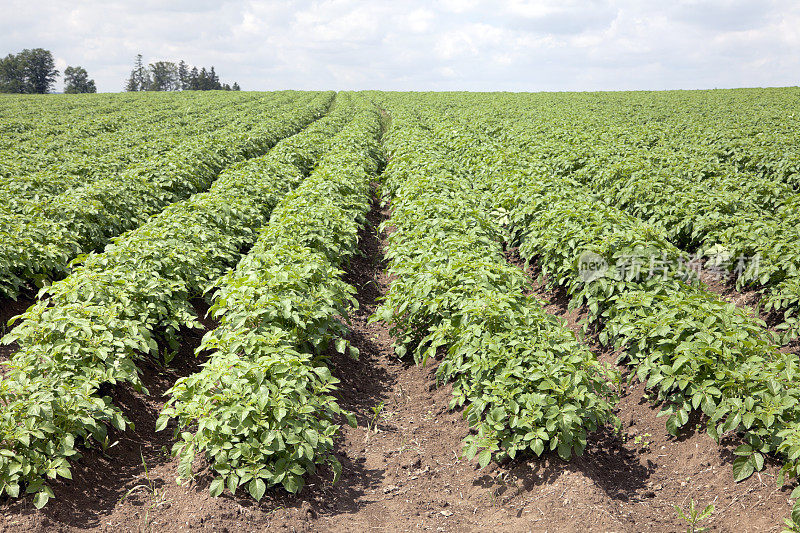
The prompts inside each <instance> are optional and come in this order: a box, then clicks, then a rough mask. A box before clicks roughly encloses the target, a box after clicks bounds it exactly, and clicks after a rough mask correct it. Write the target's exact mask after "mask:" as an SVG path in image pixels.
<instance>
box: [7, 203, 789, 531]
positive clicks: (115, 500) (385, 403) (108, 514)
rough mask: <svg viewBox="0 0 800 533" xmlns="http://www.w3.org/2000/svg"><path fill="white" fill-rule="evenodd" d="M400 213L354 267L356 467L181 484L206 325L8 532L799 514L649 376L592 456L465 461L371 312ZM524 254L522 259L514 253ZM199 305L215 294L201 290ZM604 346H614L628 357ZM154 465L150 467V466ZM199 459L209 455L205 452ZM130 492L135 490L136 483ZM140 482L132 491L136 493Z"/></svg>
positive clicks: (596, 526)
mask: <svg viewBox="0 0 800 533" xmlns="http://www.w3.org/2000/svg"><path fill="white" fill-rule="evenodd" d="M388 215H389V213H388V211H387V210H386V209H385V208H384V209H382V208H380V206H379V205H378V203H377V201H376V202H375V203H374V206H373V209H372V211H371V212H370V214H369V225H368V227H367V228H365V229H364V230H363V231H362V232H361V235H360V248H361V252H362V254H363V255H362V256H359V257H356V258H355V260H354V261H353V262H352V263H351V264H350V265H348V266H347V267H346V279H347V281H348V282H349V283H351V284H353V285H354V286H355V287H356V289H357V290H358V292H357V299H358V301H359V306H360V308H359V310H358V311H355V312H354V313H353V314H352V316H351V327H352V333H351V335H350V340H351V342H352V343H353V344H354V345H355V346H356V347H358V348H359V350H360V352H361V356H360V359H359V360H358V361H355V360H352V359H350V358H348V357H346V356H340V355H337V354H332V355H331V369H332V371H333V373H334V375H336V376H337V377H338V378H339V379H340V380H341V384H340V391H339V392H338V397H339V399H340V403H341V405H342V407H344V408H345V409H349V410H351V411H353V412H354V413H356V415H357V418H358V422H359V425H358V427H357V428H350V427H345V428H343V431H342V436H341V438H340V439H339V442H338V445H337V447H336V451H335V453H336V456H337V457H338V459H339V460H340V461H341V463H342V465H343V473H342V477H341V479H340V480H339V481H338V482H337V483H336V484H332V483H331V482H332V479H333V474H332V472H330V471H329V470H328V469H321V470H320V472H319V473H318V474H316V475H314V476H312V477H311V478H309V480H308V484H307V486H306V487H305V488H304V489H303V491H302V492H301V493H300V494H299V495H294V496H292V495H287V494H285V493H283V492H282V491H280V490H271V491H268V494H267V496H265V498H264V499H263V500H262V501H261V502H260V503H256V502H254V501H253V500H252V499H250V498H249V497H245V496H244V495H242V494H241V493H240V494H239V495H237V496H236V497H232V496H230V495H229V494H228V493H227V492H226V493H225V495H223V496H222V497H220V498H212V497H210V496H209V494H208V483H209V480H210V478H209V476H207V475H201V476H199V477H198V479H197V480H196V481H195V482H194V483H191V484H189V485H184V486H178V485H176V483H175V481H174V480H175V477H176V476H177V461H176V460H174V459H172V458H170V457H169V454H168V450H169V449H170V448H171V446H172V443H173V442H174V441H173V438H172V434H171V432H170V431H165V432H161V433H154V431H153V428H154V427H155V421H156V418H157V416H158V413H159V411H160V409H161V407H162V405H163V398H162V395H163V393H164V391H166V390H167V389H168V388H169V386H171V384H172V383H174V381H175V380H176V379H178V378H179V377H180V376H182V375H188V374H189V373H191V372H194V371H196V370H197V368H198V364H199V361H198V360H197V359H195V357H194V356H193V355H192V353H193V350H194V348H195V347H196V346H197V345H198V344H199V340H200V338H201V337H202V335H203V333H204V332H205V331H207V330H208V329H210V328H213V327H214V324H213V323H212V322H211V321H208V320H206V321H204V329H202V330H195V331H187V332H185V335H184V343H183V346H182V349H181V352H180V354H179V355H178V356H177V357H176V359H175V360H174V361H173V363H172V365H171V366H170V367H169V368H168V369H164V368H161V367H159V366H158V365H157V364H154V363H152V364H148V365H145V375H144V381H145V383H146V384H147V386H148V387H149V388H150V392H151V395H150V396H143V395H140V394H137V393H134V392H132V391H130V390H128V389H126V388H121V389H120V390H118V391H116V392H115V393H114V397H115V400H117V401H119V402H120V404H121V405H122V406H123V407H124V409H125V411H126V413H127V414H128V416H129V417H130V418H131V419H133V420H134V421H135V422H136V430H135V431H131V432H126V433H123V434H114V435H113V436H112V437H113V441H115V442H116V444H115V445H114V446H113V447H111V448H109V449H108V450H107V451H106V452H101V451H99V450H90V451H88V452H86V454H85V456H84V458H82V459H81V460H79V461H78V463H77V464H76V466H75V469H74V478H75V479H74V480H73V481H71V482H68V481H59V482H57V483H55V484H54V489H55V492H56V496H57V498H56V499H55V500H52V501H51V502H50V503H49V504H48V505H47V506H46V507H45V509H43V510H41V511H36V510H35V509H34V508H33V506H32V504H31V502H30V498H28V499H24V500H16V501H6V502H4V503H2V504H1V505H0V530H2V531H26V532H38V531H42V532H44V531H47V532H50V531H78V530H91V531H107V532H111V531H113V532H120V531H158V532H161V531H188V530H203V531H218V532H234V531H236V532H238V531H265V530H268V529H269V530H278V531H359V532H369V531H417V530H423V531H454V532H459V531H480V530H487V529H488V530H491V531H551V532H556V531H558V532H562V531H620V532H621V531H630V532H634V531H637V532H638V531H643V530H650V531H654V532H661V531H678V530H681V529H683V530H685V526H683V525H682V523H681V522H680V521H679V520H678V519H677V515H676V512H675V510H674V509H673V505H674V504H678V505H681V506H682V507H684V508H685V507H687V505H688V503H689V501H690V500H691V499H694V500H695V501H697V502H698V503H699V504H700V505H703V506H704V505H706V504H708V503H714V504H715V506H716V512H715V513H714V515H713V516H712V517H711V519H710V520H708V521H706V522H705V523H704V524H703V525H707V526H711V527H712V528H713V529H714V530H719V531H731V532H745V531H753V532H756V531H759V532H760V531H777V530H779V529H780V524H781V520H782V518H783V517H784V516H786V515H787V514H788V512H789V508H790V506H789V504H788V502H787V498H788V496H789V489H784V490H779V489H778V488H777V487H776V486H775V483H774V477H773V476H774V474H775V470H776V469H775V468H774V467H769V468H768V469H767V470H766V472H762V473H761V475H760V476H753V477H752V478H751V479H749V480H747V481H745V482H743V483H741V484H736V483H734V482H733V479H732V474H731V467H730V462H731V455H730V453H729V452H727V451H725V449H724V448H720V447H718V446H717V445H716V444H715V443H714V442H713V441H712V440H711V439H710V438H709V437H707V436H705V435H704V434H691V435H687V436H686V437H684V438H682V439H673V438H671V437H669V436H668V435H667V432H666V430H665V429H664V423H663V419H661V418H656V414H657V409H656V408H653V407H652V406H650V404H649V403H648V402H647V401H646V400H644V399H643V392H644V391H643V388H642V387H641V385H639V384H635V383H634V384H632V385H631V386H627V387H625V389H624V391H623V399H622V402H621V403H620V407H619V411H618V415H619V416H620V418H621V419H622V421H623V422H624V431H623V435H618V434H615V433H614V432H613V431H611V430H603V431H601V432H598V433H596V434H594V435H592V436H591V443H590V446H589V448H588V449H587V450H586V453H585V455H584V456H583V457H581V458H578V459H576V460H574V461H572V462H570V463H564V462H563V461H561V460H560V459H558V458H557V457H556V456H553V455H547V456H545V457H543V458H538V459H537V458H533V459H531V458H528V459H518V460H516V461H513V462H511V463H509V464H507V465H503V466H499V465H496V464H491V465H490V466H488V467H487V468H485V469H482V470H481V469H478V468H477V465H476V464H475V463H472V462H467V461H464V460H462V459H461V458H460V452H461V441H462V439H463V438H464V437H465V436H466V435H467V434H468V432H469V428H468V426H467V424H466V422H465V421H464V420H463V418H462V416H461V413H460V412H453V411H449V410H448V409H447V405H448V403H449V401H450V394H451V389H450V387H449V386H447V385H445V386H442V387H438V388H437V387H436V386H435V378H434V374H435V363H434V364H432V365H429V366H428V367H420V366H415V365H413V364H410V363H407V362H403V361H400V360H398V359H397V358H396V357H394V355H393V350H392V342H393V339H392V338H391V336H390V335H389V332H388V329H387V327H386V325H384V324H368V323H367V319H368V317H369V316H370V315H371V314H372V313H373V311H374V310H375V308H376V305H377V299H378V298H379V297H380V296H381V295H382V294H384V293H385V292H386V290H387V287H388V282H389V279H388V278H387V276H386V274H385V268H386V264H385V262H384V260H383V248H384V244H385V243H384V241H383V239H382V237H383V236H379V235H377V233H376V230H375V228H376V227H377V226H378V225H379V224H380V222H381V221H383V220H386V219H387V217H388ZM509 259H510V260H511V261H512V262H514V261H518V258H514V257H513V254H512V256H509ZM536 293H537V295H538V296H539V297H541V298H542V299H543V300H545V302H546V308H547V310H548V311H549V312H551V313H553V314H555V315H558V316H561V317H563V318H564V319H565V320H566V323H567V324H568V325H569V326H570V327H571V328H573V329H574V330H577V329H579V327H578V325H577V324H578V321H579V319H580V318H581V311H580V310H578V311H574V312H567V310H566V304H565V302H566V299H565V296H564V295H563V294H561V293H558V292H557V291H556V292H554V291H548V290H546V289H545V288H543V287H541V286H537V291H536ZM195 305H196V307H197V310H198V312H199V313H201V314H202V313H204V311H205V309H204V304H203V303H202V302H195ZM587 341H588V342H589V344H590V346H592V347H593V349H594V350H595V351H596V353H598V354H599V355H600V357H601V358H605V359H606V360H610V358H611V357H612V354H609V353H607V352H605V351H602V350H600V348H599V347H598V346H597V345H596V343H593V340H592V339H591V338H589V339H587ZM145 465H146V467H145ZM196 466H197V468H198V469H202V468H203V467H204V465H203V463H202V461H201V460H198V462H197V465H196ZM129 491H130V493H129ZM126 494H127V496H126Z"/></svg>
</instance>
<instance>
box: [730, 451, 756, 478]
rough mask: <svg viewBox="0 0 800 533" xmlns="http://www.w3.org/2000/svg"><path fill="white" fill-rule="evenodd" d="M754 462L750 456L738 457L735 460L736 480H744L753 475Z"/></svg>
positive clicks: (734, 471)
mask: <svg viewBox="0 0 800 533" xmlns="http://www.w3.org/2000/svg"><path fill="white" fill-rule="evenodd" d="M754 471H755V470H754V469H753V464H752V462H751V461H750V458H749V457H737V458H736V459H734V460H733V479H734V481H736V482H739V481H744V480H745V479H747V478H749V477H750V476H752V475H753V472H754Z"/></svg>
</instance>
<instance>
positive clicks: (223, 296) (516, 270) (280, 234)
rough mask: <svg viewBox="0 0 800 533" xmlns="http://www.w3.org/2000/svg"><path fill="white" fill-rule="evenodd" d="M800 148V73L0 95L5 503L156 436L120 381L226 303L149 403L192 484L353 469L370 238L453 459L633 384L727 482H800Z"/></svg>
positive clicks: (508, 441)
mask: <svg viewBox="0 0 800 533" xmlns="http://www.w3.org/2000/svg"><path fill="white" fill-rule="evenodd" d="M798 141H800V89H798V88H780V89H737V90H713V91H666V92H610V93H466V92H453V93H446V92H444V93H434V92H428V93H393V92H378V91H364V92H338V93H334V92H302V91H280V92H264V93H255V92H215V91H212V92H205V93H196V92H191V91H186V92H181V93H142V94H121V95H110V94H97V95H41V96H38V95H31V96H6V95H0V297H1V299H0V305H2V306H7V307H8V308H9V309H10V308H11V305H12V302H13V301H16V300H19V301H22V302H25V306H26V307H27V306H28V304H30V306H29V307H28V308H27V310H25V311H24V313H22V315H21V316H18V317H15V318H14V319H12V320H11V321H9V324H8V325H4V326H5V332H6V336H5V338H4V343H5V344H6V345H8V346H10V348H9V351H8V354H7V361H6V362H5V363H4V365H5V367H4V368H3V376H2V381H1V382H0V495H5V496H6V497H7V498H9V499H10V500H14V499H16V498H29V499H30V500H31V501H32V503H33V504H34V505H35V507H36V508H41V507H44V506H45V505H48V506H49V505H51V504H52V503H54V502H55V501H57V500H58V499H59V498H60V497H61V493H60V492H59V490H58V486H59V485H58V484H59V483H60V482H61V481H59V480H63V479H67V480H69V479H72V477H73V474H74V472H75V470H76V469H81V468H84V466H81V465H78V463H77V461H78V458H79V457H80V456H81V455H82V454H85V453H86V450H87V449H90V448H94V449H97V448H100V449H107V448H109V447H111V446H113V445H114V441H115V440H116V439H117V438H118V437H117V436H118V435H120V434H124V433H125V432H130V431H135V429H136V428H133V427H132V425H131V420H130V413H129V412H128V410H127V408H126V407H125V405H121V404H120V402H119V401H118V398H119V394H118V393H117V392H115V391H119V390H122V389H125V390H128V389H130V390H131V391H133V392H134V393H136V394H142V395H146V394H147V393H148V390H147V386H146V380H144V379H143V375H146V374H147V373H148V372H150V370H147V371H146V370H144V369H145V365H151V364H152V363H153V362H156V363H157V365H160V366H162V367H165V368H166V367H168V366H169V364H170V362H171V361H172V359H173V358H174V357H175V355H176V354H177V352H178V351H179V350H180V347H181V345H182V342H183V341H182V335H183V334H184V332H185V331H186V330H191V329H193V328H195V329H196V328H198V327H200V324H199V321H201V320H203V319H205V318H206V317H204V316H198V311H197V305H196V304H197V302H198V301H203V300H204V301H205V304H206V305H208V306H210V307H209V310H208V317H209V318H210V319H211V320H212V321H213V324H214V327H213V328H211V329H210V331H208V332H207V333H205V335H204V337H203V338H202V342H201V343H200V344H199V346H197V347H196V350H197V355H198V357H199V358H200V360H201V361H202V362H203V365H202V367H201V368H199V369H198V370H197V371H196V372H191V373H187V374H186V375H184V376H182V377H180V378H179V379H177V380H175V381H174V383H172V384H171V387H170V388H169V390H168V392H167V393H166V396H165V398H164V403H163V406H162V407H161V412H160V413H159V416H158V418H157V420H156V421H154V422H155V424H154V426H155V429H156V430H157V431H164V432H169V433H170V434H171V435H172V437H171V444H172V448H171V452H172V455H173V456H174V458H175V461H177V463H178V467H177V468H178V477H179V481H181V482H186V481H188V480H191V479H194V478H195V477H196V476H197V471H198V469H206V470H207V474H206V478H207V479H208V482H207V483H206V484H205V485H204V486H203V489H204V490H206V489H207V490H209V491H210V493H211V495H212V496H219V495H221V494H223V493H224V494H234V493H236V494H239V493H244V494H247V495H249V496H250V497H252V498H255V499H256V500H261V499H262V498H263V497H264V495H265V494H267V493H270V492H275V491H280V490H285V491H288V492H289V493H302V491H303V490H304V484H305V483H306V482H307V480H308V478H309V476H311V475H315V474H316V473H317V471H318V469H319V468H320V465H324V467H323V469H330V470H331V471H332V472H334V473H335V477H337V478H338V477H340V476H341V477H342V478H346V477H347V476H348V471H347V470H344V471H343V470H342V465H341V464H340V460H339V459H337V455H336V450H337V442H339V438H340V437H339V436H340V434H341V432H342V431H343V429H344V428H343V426H344V425H346V424H348V423H349V424H354V425H355V424H356V418H357V417H356V416H355V415H358V414H359V413H351V412H350V411H349V410H348V409H347V408H345V407H343V406H341V405H340V403H341V402H340V401H339V392H340V389H341V387H342V386H343V385H342V384H341V383H340V380H341V376H340V377H337V375H336V372H335V371H332V368H331V365H330V360H331V357H332V354H335V353H340V354H345V355H347V356H352V357H358V349H357V346H355V344H354V343H352V342H351V338H350V337H349V336H348V335H349V334H348V331H349V327H350V326H349V320H348V317H349V316H350V315H351V314H352V313H353V312H354V310H355V309H356V308H357V302H356V300H357V296H358V294H359V291H361V290H362V289H361V288H360V287H356V286H354V285H353V284H351V283H349V282H348V281H347V280H346V276H345V272H346V271H347V270H348V265H350V264H351V263H352V262H353V260H354V258H355V257H358V256H360V255H363V254H361V252H360V248H359V246H360V242H361V240H362V239H361V237H360V235H361V234H362V232H364V231H371V232H373V233H376V234H385V235H386V239H385V243H386V244H385V249H384V251H383V253H384V255H385V259H386V264H385V272H386V274H387V275H388V276H389V279H390V280H391V281H390V283H389V285H388V290H386V292H385V294H382V299H381V301H380V306H379V307H378V308H377V310H376V311H375V312H374V314H373V315H372V317H371V319H370V320H371V321H372V322H373V323H375V324H380V325H381V327H384V328H386V330H387V331H388V333H389V334H390V335H391V337H392V339H393V343H394V344H393V347H394V351H395V354H396V356H397V357H398V358H404V359H406V360H409V361H411V360H413V361H414V362H417V363H426V364H431V363H432V362H434V361H436V364H437V366H436V378H435V379H436V381H437V383H449V384H451V385H452V397H451V401H450V404H449V408H450V409H457V410H462V413H463V417H464V419H465V420H466V424H467V425H468V426H469V428H470V431H469V432H468V435H467V436H466V438H465V439H464V440H463V443H462V447H460V448H459V449H458V450H455V452H454V453H456V455H457V456H458V457H463V459H465V460H474V461H475V462H476V463H477V464H478V465H480V467H483V468H485V467H487V465H489V464H490V463H493V462H494V463H497V464H499V465H504V464H507V463H508V462H509V461H511V462H519V461H523V462H525V461H527V462H530V463H535V462H536V461H540V460H542V459H541V458H542V457H551V458H553V459H556V458H559V457H560V459H562V460H564V461H568V460H572V459H574V458H575V457H576V456H580V455H582V454H583V453H584V450H585V449H587V448H591V446H592V442H593V439H595V440H596V435H597V434H598V432H602V431H606V430H607V431H611V432H612V433H613V432H617V433H619V432H620V431H621V429H620V428H621V422H620V413H619V410H618V404H619V402H620V396H621V395H622V388H623V385H624V384H625V382H626V380H631V381H634V380H638V381H639V382H641V383H642V384H644V387H645V388H646V389H647V394H648V398H649V400H650V404H651V408H652V409H653V410H655V411H657V412H659V413H660V416H662V417H663V418H662V419H661V420H662V422H663V424H662V429H663V432H664V433H665V434H669V435H673V436H675V437H678V438H680V437H681V436H682V435H685V434H687V433H689V432H691V431H696V430H698V429H699V430H700V431H704V432H706V433H707V434H708V435H709V436H710V439H713V440H714V441H715V443H714V446H717V445H718V446H719V448H720V449H721V450H728V452H733V454H734V457H732V458H731V459H730V461H729V463H730V468H731V469H732V470H731V472H732V474H731V475H732V479H733V480H734V481H736V482H739V481H743V480H746V479H748V478H750V477H751V476H753V475H759V476H760V472H762V471H764V472H766V471H767V470H768V469H769V468H770V465H772V467H774V468H773V470H774V471H776V474H775V475H776V477H777V478H778V482H779V484H783V482H784V479H783V477H784V476H785V481H786V483H787V484H790V486H794V485H793V484H795V483H796V481H795V478H797V477H798V475H799V474H800V383H799V382H798V376H800V361H799V360H798V357H797V349H798V342H797V337H798V335H800V246H798V245H800V194H798V189H800V148H799V146H800V143H798ZM373 200H375V201H377V200H380V201H381V202H383V204H384V205H385V206H386V208H387V209H389V210H390V213H391V214H390V217H389V218H388V219H387V220H385V221H384V222H383V224H382V227H379V228H376V227H373V225H372V224H370V223H368V222H367V215H368V213H370V211H371V209H373ZM512 257H513V260H512ZM367 259H369V258H367ZM375 260H376V261H377V258H375ZM531 274H532V275H531ZM534 283H537V284H540V285H541V286H542V287H544V289H543V290H546V291H550V292H551V293H552V294H558V295H560V298H561V301H562V303H563V304H564V305H565V308H568V309H569V310H580V318H579V320H578V323H579V325H580V326H582V329H581V331H578V332H577V333H576V328H571V327H569V325H568V324H567V323H566V322H565V321H564V320H562V319H561V318H559V317H557V316H554V314H553V313H552V312H551V311H550V309H549V308H548V306H547V303H546V302H545V301H543V299H542V298H541V295H540V294H538V293H536V292H535V291H534V290H533V285H534ZM3 316H4V317H6V315H5V314H4V315H3ZM8 316H11V313H8ZM601 352H602V353H601ZM4 353H6V352H4ZM603 354H605V355H603ZM608 354H613V357H611V358H610V357H609V356H608ZM334 370H335V369H334ZM381 405H382V404H381ZM375 416H376V417H377V416H378V414H376V415H375ZM361 423H362V424H363V422H361ZM705 438H707V439H708V438H709V437H705ZM76 465H77V466H76ZM765 465H766V466H765ZM756 473H759V474H756ZM169 482H170V483H172V482H173V481H172V480H170V481H169ZM54 487H55V488H54ZM792 495H793V496H795V497H796V496H797V494H794V493H793V494H792ZM787 496H788V493H787ZM784 499H785V498H784ZM48 501H50V502H51V504H48ZM790 512H793V514H794V515H795V520H797V521H798V522H800V507H795V508H794V510H793V511H791V506H790V505H789V504H786V508H785V509H784V510H783V514H784V516H788V515H789V514H790ZM772 518H773V519H774V522H775V523H776V524H778V523H779V522H780V520H781V518H782V517H780V516H774V517H772ZM794 527H796V526H794Z"/></svg>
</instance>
